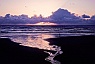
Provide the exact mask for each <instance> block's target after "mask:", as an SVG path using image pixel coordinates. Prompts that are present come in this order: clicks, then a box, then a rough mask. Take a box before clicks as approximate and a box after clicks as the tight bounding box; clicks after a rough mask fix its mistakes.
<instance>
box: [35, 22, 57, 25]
mask: <svg viewBox="0 0 95 64" xmlns="http://www.w3.org/2000/svg"><path fill="white" fill-rule="evenodd" d="M34 25H57V24H56V23H52V22H39V23H36V24H34Z"/></svg>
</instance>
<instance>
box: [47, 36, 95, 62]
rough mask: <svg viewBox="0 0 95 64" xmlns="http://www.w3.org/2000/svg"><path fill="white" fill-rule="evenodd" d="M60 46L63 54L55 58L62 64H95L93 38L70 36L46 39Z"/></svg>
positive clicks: (94, 38)
mask: <svg viewBox="0 0 95 64" xmlns="http://www.w3.org/2000/svg"><path fill="white" fill-rule="evenodd" d="M47 41H49V42H50V45H57V46H61V49H62V51H63V54H61V55H58V56H57V57H55V59H56V60H58V61H60V62H61V63H62V64H95V36H93V35H88V36H70V37H60V38H50V39H47Z"/></svg>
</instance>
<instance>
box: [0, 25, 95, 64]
mask: <svg viewBox="0 0 95 64" xmlns="http://www.w3.org/2000/svg"><path fill="white" fill-rule="evenodd" d="M94 27H95V26H91V25H48V26H46V25H45V26H44V25H43V26H41V25H0V38H9V39H11V40H12V41H14V42H17V43H20V45H22V46H28V47H34V48H39V49H45V50H52V51H56V52H55V53H54V54H53V53H51V52H47V51H45V53H47V54H49V55H50V56H48V57H47V58H45V60H46V61H49V62H51V63H52V64H61V62H59V61H57V60H54V57H55V56H57V55H59V54H62V53H63V51H61V47H58V46H56V45H49V43H50V42H48V41H46V40H45V39H48V38H58V37H67V36H81V35H95V28H94Z"/></svg>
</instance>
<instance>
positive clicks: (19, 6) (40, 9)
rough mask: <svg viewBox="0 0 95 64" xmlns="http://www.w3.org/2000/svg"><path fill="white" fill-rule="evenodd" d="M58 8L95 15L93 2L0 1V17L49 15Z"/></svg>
mask: <svg viewBox="0 0 95 64" xmlns="http://www.w3.org/2000/svg"><path fill="white" fill-rule="evenodd" d="M58 8H63V9H67V10H69V11H70V12H72V13H76V14H78V15H82V14H87V15H90V16H92V15H94V14H95V0H0V16H4V15H5V14H7V13H10V14H12V15H20V14H27V15H29V16H30V17H31V16H33V15H34V14H37V15H40V14H42V15H43V16H45V17H46V16H49V15H51V12H53V11H56V10H57V9H58Z"/></svg>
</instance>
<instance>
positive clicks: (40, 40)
mask: <svg viewBox="0 0 95 64" xmlns="http://www.w3.org/2000/svg"><path fill="white" fill-rule="evenodd" d="M47 38H54V36H53V35H48V34H39V35H18V36H13V37H11V40H13V41H15V42H19V43H21V44H20V45H23V46H28V47H35V48H39V49H46V50H54V48H53V46H50V45H49V42H48V41H45V40H44V39H47Z"/></svg>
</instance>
